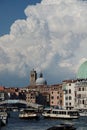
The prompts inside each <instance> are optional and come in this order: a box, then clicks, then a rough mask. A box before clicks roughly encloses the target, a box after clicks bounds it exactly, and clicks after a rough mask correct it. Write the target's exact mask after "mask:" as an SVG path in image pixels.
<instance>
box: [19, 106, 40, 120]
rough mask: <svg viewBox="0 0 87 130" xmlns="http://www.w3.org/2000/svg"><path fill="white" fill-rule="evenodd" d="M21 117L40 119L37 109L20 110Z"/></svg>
mask: <svg viewBox="0 0 87 130" xmlns="http://www.w3.org/2000/svg"><path fill="white" fill-rule="evenodd" d="M19 118H20V119H38V118H39V113H38V112H37V110H36V109H33V108H25V109H22V110H20V113H19Z"/></svg>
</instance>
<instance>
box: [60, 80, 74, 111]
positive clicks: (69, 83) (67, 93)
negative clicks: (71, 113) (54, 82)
mask: <svg viewBox="0 0 87 130" xmlns="http://www.w3.org/2000/svg"><path fill="white" fill-rule="evenodd" d="M75 86H76V80H65V81H63V83H62V87H63V95H64V104H63V105H64V108H66V109H73V108H75V96H76V94H75V92H76V89H75Z"/></svg>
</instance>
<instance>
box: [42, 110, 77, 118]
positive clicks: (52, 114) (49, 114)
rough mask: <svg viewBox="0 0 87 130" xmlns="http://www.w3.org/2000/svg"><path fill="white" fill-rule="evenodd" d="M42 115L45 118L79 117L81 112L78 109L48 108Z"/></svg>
mask: <svg viewBox="0 0 87 130" xmlns="http://www.w3.org/2000/svg"><path fill="white" fill-rule="evenodd" d="M42 116H43V117H45V118H61V119H77V118H79V112H78V111H77V110H66V109H54V108H52V109H51V108H48V109H47V108H46V109H44V112H43V113H42Z"/></svg>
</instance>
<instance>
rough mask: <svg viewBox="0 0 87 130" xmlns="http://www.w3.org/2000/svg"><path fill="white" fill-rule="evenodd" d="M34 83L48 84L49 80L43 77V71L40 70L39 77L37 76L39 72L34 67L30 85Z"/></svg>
mask: <svg viewBox="0 0 87 130" xmlns="http://www.w3.org/2000/svg"><path fill="white" fill-rule="evenodd" d="M34 85H47V81H46V80H45V79H44V78H43V73H42V72H40V74H39V77H37V72H36V71H35V70H34V69H33V70H32V71H31V72H30V86H34Z"/></svg>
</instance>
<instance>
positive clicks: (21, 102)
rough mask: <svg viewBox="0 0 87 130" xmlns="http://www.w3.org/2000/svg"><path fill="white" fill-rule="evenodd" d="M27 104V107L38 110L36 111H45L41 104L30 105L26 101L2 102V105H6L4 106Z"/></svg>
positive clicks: (0, 103)
mask: <svg viewBox="0 0 87 130" xmlns="http://www.w3.org/2000/svg"><path fill="white" fill-rule="evenodd" d="M17 103H20V104H25V105H26V106H27V107H28V106H29V107H32V108H36V109H43V106H42V105H40V104H36V103H28V102H26V101H25V100H16V99H15V100H14V99H13V100H4V101H1V102H0V105H4V104H17Z"/></svg>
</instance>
